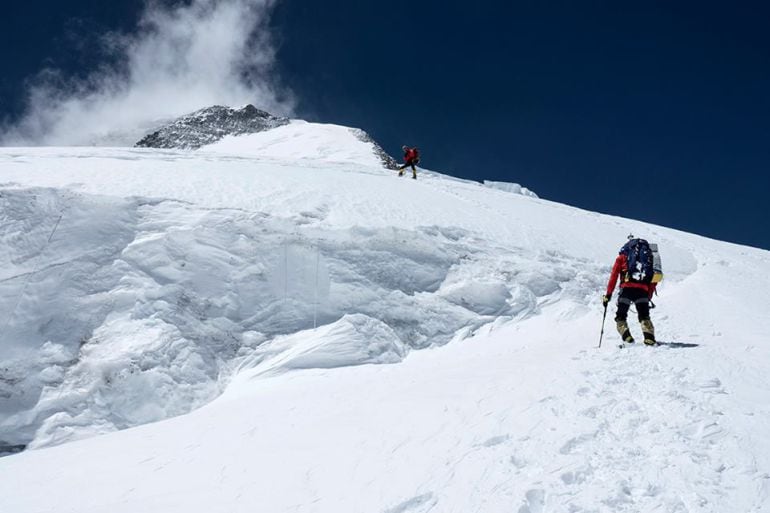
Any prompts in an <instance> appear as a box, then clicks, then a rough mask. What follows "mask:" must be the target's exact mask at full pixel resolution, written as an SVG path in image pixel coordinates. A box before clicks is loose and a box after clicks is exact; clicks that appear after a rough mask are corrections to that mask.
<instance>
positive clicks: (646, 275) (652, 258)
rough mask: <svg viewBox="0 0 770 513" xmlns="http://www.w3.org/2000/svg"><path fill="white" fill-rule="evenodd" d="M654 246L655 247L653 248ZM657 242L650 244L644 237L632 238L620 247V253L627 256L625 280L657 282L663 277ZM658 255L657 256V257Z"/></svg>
mask: <svg viewBox="0 0 770 513" xmlns="http://www.w3.org/2000/svg"><path fill="white" fill-rule="evenodd" d="M653 246H654V249H653ZM657 253H658V246H657V244H650V243H649V242H647V241H646V240H644V239H631V240H629V241H628V242H626V243H625V245H624V246H623V247H622V248H620V254H621V255H625V256H626V261H627V263H628V270H627V271H626V275H625V277H624V281H627V282H629V281H630V282H634V283H657V282H659V281H660V280H662V279H663V271H662V269H661V268H660V267H661V266H660V255H657ZM656 255H657V258H656ZM656 260H657V264H658V265H657V267H658V269H657V272H656V266H655V264H656Z"/></svg>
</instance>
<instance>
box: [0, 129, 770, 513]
mask: <svg viewBox="0 0 770 513" xmlns="http://www.w3.org/2000/svg"><path fill="white" fill-rule="evenodd" d="M282 128H283V129H285V130H282V131H280V132H279V130H281V129H276V130H274V131H270V132H265V133H263V134H256V135H254V136H248V137H244V138H233V139H231V140H224V141H222V142H221V143H219V145H217V146H216V147H209V148H207V149H206V150H205V151H202V152H168V151H149V150H129V149H94V148H81V149H74V148H66V149H64V148H63V149H57V148H46V149H3V150H1V151H0V206H1V207H2V208H1V209H0V212H2V218H1V219H0V240H2V242H3V244H2V246H0V262H2V263H3V265H2V266H1V267H0V269H1V271H0V272H2V273H3V274H2V276H1V277H0V312H10V314H9V315H8V316H7V318H6V319H5V322H6V327H5V329H3V330H2V333H1V334H0V336H1V337H2V338H3V340H2V343H1V344H0V373H1V374H0V440H2V441H3V442H5V443H6V444H16V443H29V444H30V446H31V447H34V448H43V447H46V448H45V449H44V450H29V451H25V452H24V453H21V454H18V455H14V456H9V457H5V458H0V476H3V477H5V476H11V477H10V478H3V479H0V511H14V512H19V513H23V512H33V511H35V512H39V511H57V512H66V511H78V512H97V511H110V512H120V511H127V512H128V511H131V512H133V511H148V512H152V511H158V512H161V511H162V512H168V511H180V512H185V513H190V512H193V513H194V512H198V511H200V512H204V511H205V512H207V513H210V512H211V511H229V512H233V511H253V510H254V508H255V507H258V508H259V509H260V510H262V511H270V512H282V511H287V512H288V511H303V512H305V511H307V512H335V513H339V512H347V511H349V512H351V513H352V512H360V511H375V512H382V513H425V512H428V511H433V512H437V511H441V512H455V511H456V512H463V513H465V512H468V511H484V512H498V511H499V512H509V511H514V512H518V513H536V512H545V511H569V512H573V513H577V512H596V511H599V512H604V511H613V512H614V511H628V512H652V511H682V512H685V511H687V512H723V511H746V512H765V511H768V508H770V502H769V501H770V498H769V494H770V436H768V435H767V434H766V433H767V430H766V426H767V425H768V421H770V409H768V407H767V398H768V397H770V380H768V378H767V375H768V373H767V370H768V362H769V361H770V340H768V334H770V318H768V316H767V314H766V307H765V305H766V301H765V299H764V297H763V296H762V294H763V291H764V290H765V288H766V287H765V286H764V285H766V284H765V282H766V281H767V278H766V273H765V272H764V270H766V269H767V267H768V264H770V256H769V255H768V253H767V252H765V251H759V250H755V249H751V248H745V247H741V246H736V245H731V244H727V243H722V242H717V241H711V240H708V239H704V238H702V237H698V236H695V235H691V234H686V233H682V232H678V231H675V230H670V229H666V228H662V227H657V226H650V225H646V224H644V223H640V222H636V221H630V220H625V219H620V218H615V217H610V216H603V215H599V214H595V213H591V212H585V211H582V210H579V209H575V208H571V207H568V206H564V205H559V204H555V203H551V202H548V201H545V200H539V199H537V198H534V197H532V196H529V195H526V189H524V188H520V189H517V188H516V187H513V185H515V184H509V185H510V187H508V186H501V185H499V184H498V185H495V186H493V187H483V186H481V185H480V184H475V183H471V182H466V181H462V180H456V179H452V178H449V177H445V176H443V175H440V174H437V173H432V172H430V171H422V172H421V173H420V177H419V179H418V180H416V181H414V180H406V179H399V178H397V177H395V176H394V173H393V172H389V171H385V170H383V169H381V168H380V167H379V165H378V164H377V163H376V159H374V157H372V152H371V147H370V146H368V145H366V144H365V143H363V142H362V141H360V140H359V139H357V138H356V137H355V134H352V133H351V132H349V131H347V130H346V129H343V128H342V127H331V126H319V125H314V124H307V123H306V124H302V123H295V124H292V125H288V126H286V127H282ZM298 149H301V151H298ZM501 189H503V190H501ZM514 192H521V194H514ZM57 223H58V224H57ZM54 228H55V230H54ZM630 231H631V232H633V233H635V234H636V235H637V236H642V237H645V238H648V239H649V240H650V241H652V242H657V243H658V244H659V246H660V248H661V254H662V258H663V266H664V271H665V273H666V280H665V281H664V283H663V285H662V286H661V288H660V297H658V298H656V302H657V303H658V308H657V309H655V310H653V320H654V322H655V325H656V328H657V332H658V338H659V339H660V340H662V341H664V342H666V343H667V344H666V345H663V346H661V347H658V348H646V347H629V348H627V349H622V350H619V349H617V347H616V345H617V336H616V334H615V333H614V327H613V321H612V312H613V310H614V308H611V309H610V312H609V313H608V316H607V323H606V333H605V341H604V345H603V347H602V348H601V349H596V348H595V345H596V342H597V339H598V333H599V323H600V321H601V306H600V304H599V302H598V298H599V296H600V295H601V293H602V292H603V289H604V286H605V283H606V279H607V276H608V275H609V270H610V266H611V264H612V261H613V259H614V257H615V255H616V251H617V248H618V247H619V246H620V245H621V244H622V242H623V241H624V240H625V236H626V235H627V234H628V233H629V232H630ZM51 234H53V235H51ZM49 237H50V241H49V240H48V239H49ZM631 320H632V322H631V326H632V330H633V331H634V333H635V334H637V335H638V331H639V328H638V324H637V323H636V322H635V319H633V316H632V318H631ZM2 321H3V319H0V322H2ZM412 349H420V350H418V351H414V350H412ZM380 363H391V364H393V365H372V364H380ZM185 413H186V414H185ZM182 414H185V415H182ZM169 417H173V418H169ZM162 419H166V420H162ZM142 424H143V425H142ZM131 426H138V427H134V428H133V429H124V428H128V427H131ZM112 431H117V432H112ZM108 432H112V433H110V434H107V435H104V436H96V437H94V436H92V435H95V434H103V433H108ZM72 440H78V441H72ZM63 442H70V443H66V444H63V445H58V446H56V447H51V446H53V445H57V444H62V443H63ZM84 482H88V485H89V488H88V490H89V491H88V493H87V494H83V493H81V490H82V488H83V483H84Z"/></svg>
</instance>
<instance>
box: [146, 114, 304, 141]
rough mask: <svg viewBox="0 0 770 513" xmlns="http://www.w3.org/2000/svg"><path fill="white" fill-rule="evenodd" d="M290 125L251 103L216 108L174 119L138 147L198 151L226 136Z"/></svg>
mask: <svg viewBox="0 0 770 513" xmlns="http://www.w3.org/2000/svg"><path fill="white" fill-rule="evenodd" d="M287 123H289V119H288V118H283V117H277V116H273V115H272V114H270V113H269V112H265V111H263V110H260V109H258V108H256V107H255V106H254V105H251V104H249V105H246V106H244V107H241V108H240V109H234V108H231V107H225V106H222V105H213V106H211V107H206V108H204V109H200V110H196V111H195V112H193V113H191V114H187V115H185V116H182V117H180V118H177V119H175V120H174V121H172V122H170V123H169V124H167V125H164V126H163V127H161V128H159V129H157V130H156V131H154V132H152V133H151V134H148V135H146V136H145V137H143V138H142V139H141V140H140V141H139V142H137V143H136V146H137V147H140V148H178V149H198V148H200V147H201V146H205V145H207V144H212V143H215V142H217V141H219V140H220V139H222V138H223V137H225V136H227V135H244V134H253V133H257V132H264V131H265V130H270V129H271V128H276V127H279V126H282V125H285V124H287Z"/></svg>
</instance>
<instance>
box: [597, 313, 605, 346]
mask: <svg viewBox="0 0 770 513" xmlns="http://www.w3.org/2000/svg"><path fill="white" fill-rule="evenodd" d="M606 317H607V305H604V314H603V315H602V332H601V333H600V334H599V346H598V347H597V349H599V347H602V337H604V319H605V318H606Z"/></svg>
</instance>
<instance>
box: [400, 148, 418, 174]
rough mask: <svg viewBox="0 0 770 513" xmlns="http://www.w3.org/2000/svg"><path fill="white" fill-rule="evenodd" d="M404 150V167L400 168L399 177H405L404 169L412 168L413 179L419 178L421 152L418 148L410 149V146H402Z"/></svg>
mask: <svg viewBox="0 0 770 513" xmlns="http://www.w3.org/2000/svg"><path fill="white" fill-rule="evenodd" d="M401 149H402V150H404V165H403V166H401V167H399V168H398V170H399V171H398V176H404V169H406V168H407V167H409V166H411V167H412V178H415V179H416V178H417V168H416V167H415V165H417V164H418V163H419V162H420V151H419V150H418V149H417V148H410V147H409V146H406V145H404V146H402V147H401Z"/></svg>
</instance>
